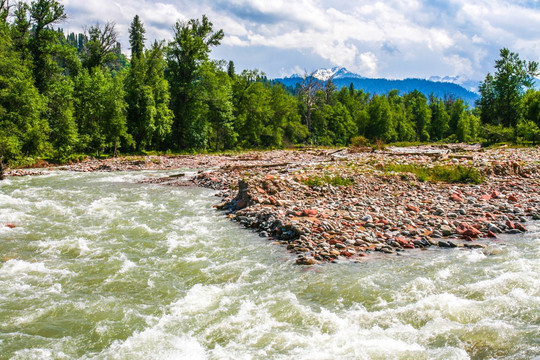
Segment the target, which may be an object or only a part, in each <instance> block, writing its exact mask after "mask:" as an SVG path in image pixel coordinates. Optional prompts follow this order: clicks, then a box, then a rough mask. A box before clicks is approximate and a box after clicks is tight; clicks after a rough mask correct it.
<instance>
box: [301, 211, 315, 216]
mask: <svg viewBox="0 0 540 360" xmlns="http://www.w3.org/2000/svg"><path fill="white" fill-rule="evenodd" d="M317 213H318V211H317V210H316V209H304V211H302V215H303V216H314V215H317Z"/></svg>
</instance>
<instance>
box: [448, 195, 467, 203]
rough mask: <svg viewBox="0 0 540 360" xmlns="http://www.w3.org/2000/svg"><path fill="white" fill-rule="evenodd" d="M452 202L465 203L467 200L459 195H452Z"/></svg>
mask: <svg viewBox="0 0 540 360" xmlns="http://www.w3.org/2000/svg"><path fill="white" fill-rule="evenodd" d="M450 200H453V201H457V202H465V199H464V198H462V197H461V196H459V195H458V194H452V195H450Z"/></svg>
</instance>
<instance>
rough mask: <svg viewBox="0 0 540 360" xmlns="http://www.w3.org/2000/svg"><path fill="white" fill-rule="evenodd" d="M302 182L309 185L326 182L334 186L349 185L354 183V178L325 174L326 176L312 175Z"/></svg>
mask: <svg viewBox="0 0 540 360" xmlns="http://www.w3.org/2000/svg"><path fill="white" fill-rule="evenodd" d="M302 182H303V183H304V184H306V185H307V186H309V187H314V186H317V187H321V186H324V185H326V184H329V185H333V186H349V185H352V184H353V183H354V180H353V179H349V178H345V177H342V176H341V175H339V174H328V173H327V174H325V175H324V176H310V177H308V178H307V179H303V180H302Z"/></svg>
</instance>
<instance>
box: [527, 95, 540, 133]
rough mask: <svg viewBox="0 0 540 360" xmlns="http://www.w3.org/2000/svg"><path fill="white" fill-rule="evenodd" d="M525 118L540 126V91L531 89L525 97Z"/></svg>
mask: <svg viewBox="0 0 540 360" xmlns="http://www.w3.org/2000/svg"><path fill="white" fill-rule="evenodd" d="M523 118H524V119H525V120H526V121H532V122H534V123H535V124H536V125H538V126H540V91H538V90H532V89H531V90H529V91H527V93H526V94H525V96H524V97H523Z"/></svg>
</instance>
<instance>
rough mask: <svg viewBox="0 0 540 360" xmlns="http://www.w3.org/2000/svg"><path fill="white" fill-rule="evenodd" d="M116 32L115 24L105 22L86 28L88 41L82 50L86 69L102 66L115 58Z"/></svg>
mask: <svg viewBox="0 0 540 360" xmlns="http://www.w3.org/2000/svg"><path fill="white" fill-rule="evenodd" d="M117 38H118V33H117V32H116V29H115V24H114V23H111V22H107V23H106V24H105V26H104V27H102V26H101V25H99V24H96V25H93V26H90V28H89V29H88V42H87V43H86V44H85V48H84V51H83V56H82V57H83V61H82V63H83V66H84V67H86V68H87V69H92V68H94V67H103V66H105V65H107V64H109V65H110V64H111V63H112V62H113V61H115V60H116V59H117V54H116V48H117Z"/></svg>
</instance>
